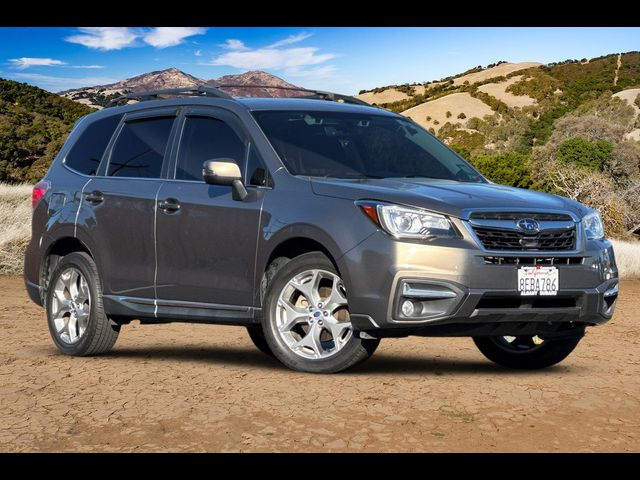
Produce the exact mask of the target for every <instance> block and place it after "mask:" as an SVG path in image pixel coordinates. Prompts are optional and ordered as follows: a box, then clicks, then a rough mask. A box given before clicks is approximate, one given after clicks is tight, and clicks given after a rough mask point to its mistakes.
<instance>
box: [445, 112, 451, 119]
mask: <svg viewBox="0 0 640 480" xmlns="http://www.w3.org/2000/svg"><path fill="white" fill-rule="evenodd" d="M446 116H447V118H451V112H450V111H448V110H447V113H446Z"/></svg>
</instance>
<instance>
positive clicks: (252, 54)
mask: <svg viewBox="0 0 640 480" xmlns="http://www.w3.org/2000/svg"><path fill="white" fill-rule="evenodd" d="M318 50H319V49H318V48H317V47H297V48H258V49H255V50H242V51H238V50H236V51H232V52H227V53H223V54H222V55H219V56H217V57H216V58H214V59H213V61H212V62H211V64H212V65H225V66H230V67H235V68H246V69H265V68H270V69H273V70H283V69H287V68H294V67H304V66H307V65H317V64H319V63H323V62H326V61H328V60H331V59H332V58H334V57H335V54H333V53H318Z"/></svg>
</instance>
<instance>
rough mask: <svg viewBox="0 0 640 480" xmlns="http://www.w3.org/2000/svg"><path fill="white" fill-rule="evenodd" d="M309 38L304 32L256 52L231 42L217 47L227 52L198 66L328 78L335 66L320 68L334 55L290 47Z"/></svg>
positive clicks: (308, 34)
mask: <svg viewBox="0 0 640 480" xmlns="http://www.w3.org/2000/svg"><path fill="white" fill-rule="evenodd" d="M311 35H312V34H311V33H307V32H302V33H299V34H296V35H289V36H288V37H287V38H284V39H282V40H278V41H277V42H274V43H272V44H270V45H267V46H265V47H259V48H249V47H247V46H246V45H245V43H244V42H243V41H242V40H238V39H235V38H230V39H228V40H227V41H226V42H225V43H223V44H221V45H219V46H220V47H221V48H223V49H225V50H227V51H226V52H223V53H221V54H219V55H218V56H216V57H214V58H213V59H211V60H210V61H209V62H200V65H215V66H228V67H234V68H239V69H243V70H258V69H259V70H275V71H279V72H282V73H283V74H285V75H289V76H292V77H312V76H313V77H315V76H322V77H329V76H331V75H332V74H333V73H334V72H335V66H333V65H320V64H325V63H326V62H328V61H329V60H331V59H333V58H335V57H336V54H334V53H325V52H320V49H319V48H318V47H301V46H294V47H292V46H290V45H292V44H295V43H299V42H302V41H303V40H305V39H307V38H309V37H310V36H311Z"/></svg>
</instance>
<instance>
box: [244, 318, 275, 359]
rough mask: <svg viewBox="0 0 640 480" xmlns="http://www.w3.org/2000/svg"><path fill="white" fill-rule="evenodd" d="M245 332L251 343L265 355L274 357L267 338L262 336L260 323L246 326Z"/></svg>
mask: <svg viewBox="0 0 640 480" xmlns="http://www.w3.org/2000/svg"><path fill="white" fill-rule="evenodd" d="M247 333H248V334H249V338H250V339H251V341H252V342H253V344H254V345H255V346H256V347H257V349H258V350H260V351H261V352H262V353H264V354H265V355H269V356H270V357H275V355H274V354H273V352H272V351H271V348H269V344H268V343H267V339H266V338H265V337H264V332H263V331H262V325H255V326H254V325H252V326H250V327H247Z"/></svg>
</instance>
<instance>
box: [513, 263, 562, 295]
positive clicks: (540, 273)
mask: <svg viewBox="0 0 640 480" xmlns="http://www.w3.org/2000/svg"><path fill="white" fill-rule="evenodd" d="M518 291H519V292H520V294H521V295H557V294H558V269H557V268H556V267H540V266H536V267H520V268H519V269H518Z"/></svg>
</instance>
